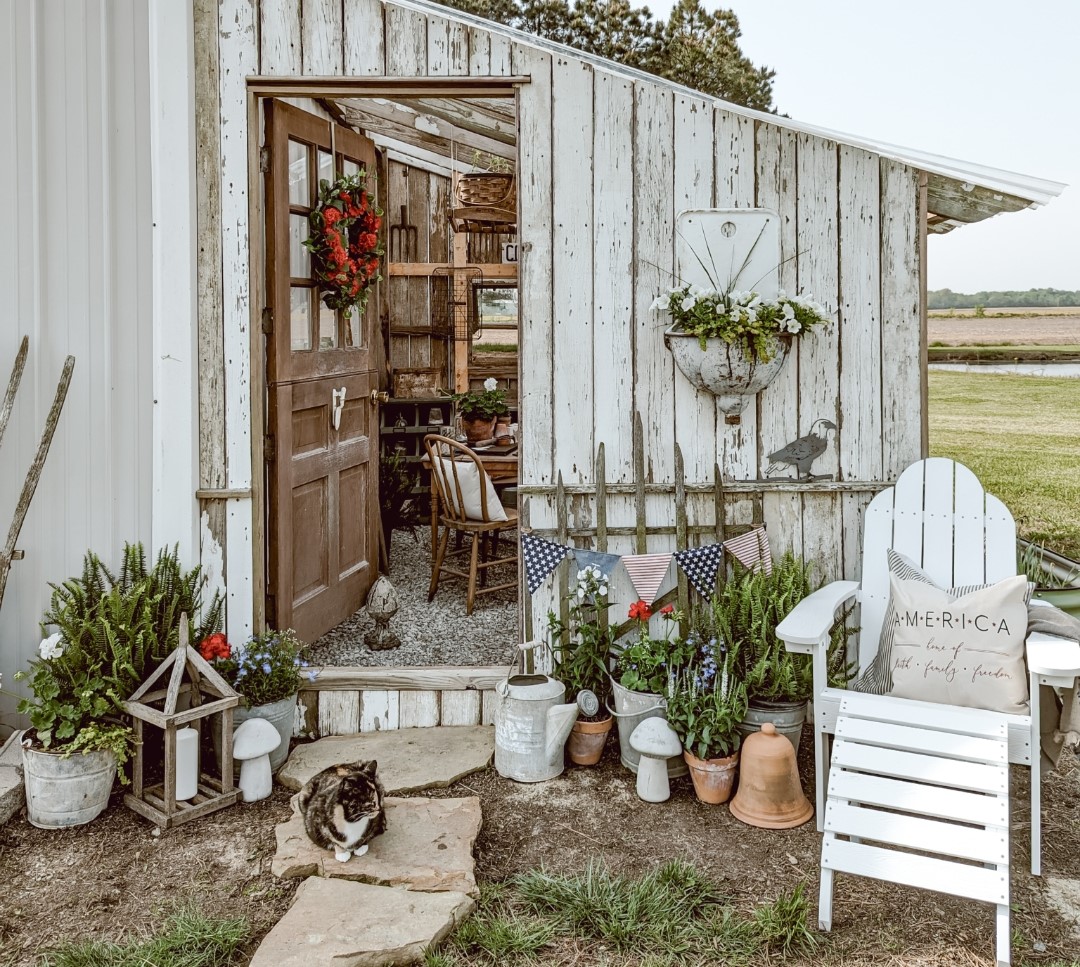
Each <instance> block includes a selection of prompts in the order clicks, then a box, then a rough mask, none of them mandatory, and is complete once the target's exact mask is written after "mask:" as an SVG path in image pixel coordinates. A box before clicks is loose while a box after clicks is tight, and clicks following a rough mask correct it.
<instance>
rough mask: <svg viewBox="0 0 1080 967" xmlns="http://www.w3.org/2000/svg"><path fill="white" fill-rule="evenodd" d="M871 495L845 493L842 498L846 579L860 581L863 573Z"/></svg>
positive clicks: (841, 509) (844, 576) (844, 575)
mask: <svg viewBox="0 0 1080 967" xmlns="http://www.w3.org/2000/svg"><path fill="white" fill-rule="evenodd" d="M871 497H872V495H871V494H843V495H842V496H841V499H840V518H841V526H842V527H843V528H844V532H843V537H842V540H841V543H842V548H843V553H844V567H843V571H842V575H843V578H844V580H845V581H858V580H859V578H860V576H861V574H862V549H863V521H864V519H865V514H866V508H867V506H869V504H870V500H871Z"/></svg>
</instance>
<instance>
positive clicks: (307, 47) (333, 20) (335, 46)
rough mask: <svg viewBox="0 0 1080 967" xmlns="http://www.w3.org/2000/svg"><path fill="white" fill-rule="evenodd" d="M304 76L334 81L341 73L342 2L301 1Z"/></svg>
mask: <svg viewBox="0 0 1080 967" xmlns="http://www.w3.org/2000/svg"><path fill="white" fill-rule="evenodd" d="M300 16H301V19H302V26H303V31H302V36H303V41H304V56H303V65H304V73H305V74H313V75H315V76H316V77H334V76H336V75H338V74H340V73H341V68H342V63H343V61H342V58H343V52H344V35H345V29H344V23H343V21H342V10H341V0H302V3H301V5H300Z"/></svg>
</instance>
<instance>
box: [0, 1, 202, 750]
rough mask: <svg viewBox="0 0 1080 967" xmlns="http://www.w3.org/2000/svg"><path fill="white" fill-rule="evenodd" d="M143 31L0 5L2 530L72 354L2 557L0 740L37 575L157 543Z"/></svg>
mask: <svg viewBox="0 0 1080 967" xmlns="http://www.w3.org/2000/svg"><path fill="white" fill-rule="evenodd" d="M149 41H150V31H149V15H148V13H147V10H146V7H145V4H142V3H137V2H135V0H117V2H115V3H114V2H108V3H106V2H104V0H95V2H86V3H81V4H76V5H71V8H70V9H68V8H66V7H65V9H64V10H63V12H62V15H60V11H59V10H58V8H57V7H56V6H55V5H54V4H50V3H45V2H40V0H38V2H25V0H18V2H11V0H9V2H6V3H4V4H0V78H2V80H3V83H2V84H0V129H2V130H3V131H4V150H3V152H2V153H0V204H2V205H3V211H4V213H5V217H4V218H3V219H2V224H0V372H2V373H3V375H2V376H0V379H2V380H3V386H4V387H5V388H6V385H7V378H8V374H9V373H10V372H11V367H12V364H13V362H14V360H15V356H16V353H17V351H18V348H19V344H20V343H21V341H22V337H23V336H24V335H25V336H28V337H29V343H30V345H29V356H28V359H27V364H26V369H25V371H24V373H23V378H22V382H21V384H20V387H19V391H18V394H17V396H16V398H15V405H14V408H13V411H12V414H11V420H10V423H9V424H8V427H7V431H6V433H5V436H4V440H3V447H2V450H0V465H2V467H3V472H2V473H0V517H2V524H0V526H3V528H4V532H5V533H6V528H7V526H8V523H9V522H10V520H11V517H12V513H13V510H14V508H15V505H16V502H17V500H18V494H19V492H20V490H21V488H22V485H23V480H24V477H25V474H26V471H27V469H28V468H29V466H30V464H31V461H32V460H33V457H34V454H35V452H36V450H37V446H38V441H39V438H40V436H41V432H42V429H43V427H44V424H45V417H46V414H47V413H48V410H49V407H50V406H51V404H52V400H53V396H54V393H55V390H56V384H57V380H58V379H59V376H60V373H61V370H62V368H63V365H64V358H65V356H66V355H68V354H69V353H70V354H72V355H74V356H75V357H76V361H75V369H74V374H73V377H72V382H71V385H70V388H69V392H68V396H67V401H66V403H65V406H64V410H63V413H62V415H61V417H60V422H59V424H58V426H57V430H56V435H55V437H54V439H53V444H52V448H51V450H50V452H49V456H48V460H47V461H46V463H45V467H44V471H43V473H42V476H41V479H40V482H39V485H38V488H37V492H36V494H35V496H34V499H33V502H32V503H31V505H30V508H29V513H28V515H27V518H26V521H25V523H24V526H23V528H22V532H21V535H20V537H19V541H18V544H17V545H16V546H17V548H18V549H21V550H24V551H25V552H26V557H25V559H23V560H21V561H16V562H14V563H13V565H12V568H11V572H10V576H9V580H8V585H7V589H6V593H5V596H4V602H3V607H2V608H0V669H3V672H4V682H3V686H4V694H3V695H0V725H2V726H3V730H2V731H0V736H3V735H6V730H7V728H8V727H11V726H15V725H17V724H18V721H19V720H18V718H17V717H16V715H15V703H16V701H17V699H18V698H20V697H23V696H24V695H26V694H28V692H27V691H26V689H25V686H24V685H23V684H20V683H17V682H15V681H14V680H13V673H14V672H15V671H17V670H18V669H20V668H21V669H25V668H26V667H27V661H28V660H29V659H31V658H36V657H37V645H38V642H39V641H40V638H41V634H40V629H39V625H38V622H39V621H40V620H41V615H42V613H43V612H44V610H45V607H46V605H47V604H48V599H49V587H48V582H50V581H52V582H60V581H63V580H64V579H66V578H67V577H70V576H71V575H74V574H77V573H79V571H80V569H81V562H82V558H83V554H84V553H85V552H86V551H87V550H88V549H92V550H93V551H95V552H96V553H98V554H99V555H101V557H102V558H103V559H104V560H105V561H106V562H107V563H108V564H109V565H110V566H111V567H116V566H118V565H119V563H120V552H121V548H122V545H123V543H124V541H135V540H142V541H145V542H147V543H148V544H149V542H150V541H151V537H152V526H153V522H152V487H153V479H152V468H153V465H154V461H153V429H152V422H151V421H152V411H153V385H152V375H153V372H154V365H153V358H152V355H153V354H152V332H151V327H150V325H149V324H148V322H147V320H149V319H151V318H152V316H153V291H152V283H151V280H152V276H153V261H152V245H153V241H152V237H151V236H152V228H151V225H152V221H153V217H152V207H151V205H152V202H151V178H150V173H151V153H150V111H151V103H150V73H149V58H150V51H149ZM56 226H62V232H61V235H62V238H60V239H59V241H58V238H57V234H56ZM58 252H61V253H63V255H62V257H58ZM192 349H193V350H194V344H193V346H192ZM189 361H190V357H189ZM88 471H92V472H88ZM179 523H180V524H181V526H183V527H188V526H190V524H191V523H193V522H191V521H189V520H181V521H180V522H179ZM186 563H193V562H190V561H189V562H186Z"/></svg>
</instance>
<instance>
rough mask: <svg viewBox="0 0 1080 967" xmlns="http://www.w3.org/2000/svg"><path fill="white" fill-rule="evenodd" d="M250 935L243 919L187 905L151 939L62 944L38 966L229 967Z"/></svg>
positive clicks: (173, 915) (170, 918) (169, 918)
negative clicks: (223, 915)
mask: <svg viewBox="0 0 1080 967" xmlns="http://www.w3.org/2000/svg"><path fill="white" fill-rule="evenodd" d="M250 933H251V930H250V927H249V926H248V922H247V921H246V920H245V919H243V918H242V917H230V918H215V917H207V916H204V915H203V914H201V913H199V912H198V910H196V909H194V908H193V907H186V908H182V909H180V910H178V911H176V912H174V913H172V914H171V915H170V916H169V917H168V918H167V919H166V920H165V922H164V923H163V924H162V926H161V929H160V930H159V931H158V932H157V933H155V934H154V935H153V936H150V937H146V938H140V939H133V940H128V941H125V942H123V943H110V942H108V941H100V940H84V941H80V942H78V943H70V944H65V945H64V946H63V947H60V948H58V949H57V950H54V951H52V952H50V953H48V954H46V955H45V958H44V960H43V962H42V967H151V965H152V967H228V965H230V964H232V963H234V960H235V958H236V956H237V954H238V953H239V951H240V948H241V947H242V946H243V944H244V943H245V941H247V939H248V937H249V936H250Z"/></svg>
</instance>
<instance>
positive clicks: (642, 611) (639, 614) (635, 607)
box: [629, 601, 652, 621]
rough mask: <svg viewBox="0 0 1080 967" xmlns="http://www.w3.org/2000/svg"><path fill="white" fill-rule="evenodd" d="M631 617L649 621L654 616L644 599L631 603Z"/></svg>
mask: <svg viewBox="0 0 1080 967" xmlns="http://www.w3.org/2000/svg"><path fill="white" fill-rule="evenodd" d="M629 617H631V618H633V619H635V620H636V621H648V620H649V619H650V618H651V617H652V611H650V610H649V606H648V605H647V604H646V603H645V602H644V601H635V602H634V603H633V604H632V605H630V614H629Z"/></svg>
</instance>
